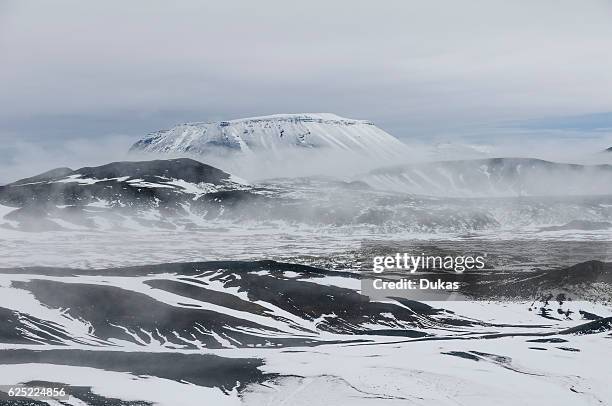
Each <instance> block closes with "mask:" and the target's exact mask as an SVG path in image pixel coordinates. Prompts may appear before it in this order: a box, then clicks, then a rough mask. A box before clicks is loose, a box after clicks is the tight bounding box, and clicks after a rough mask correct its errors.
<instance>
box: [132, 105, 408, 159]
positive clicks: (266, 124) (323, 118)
mask: <svg viewBox="0 0 612 406" xmlns="http://www.w3.org/2000/svg"><path fill="white" fill-rule="evenodd" d="M404 148H406V146H405V144H403V143H402V142H400V141H399V140H398V139H396V138H395V137H393V136H392V135H390V134H388V133H386V132H385V131H383V130H381V129H380V128H378V127H376V126H375V125H374V124H373V123H372V122H369V121H364V120H353V119H348V118H342V117H339V116H337V115H335V114H330V113H316V114H313V113H303V114H276V115H271V116H262V117H251V118H242V119H237V120H229V121H210V122H196V123H187V124H181V125H177V126H176V127H173V128H171V129H169V130H162V131H156V132H154V133H151V134H149V135H147V136H146V137H144V138H142V139H141V140H139V141H138V142H136V143H135V144H134V145H133V146H132V148H131V151H133V152H145V153H167V154H179V155H180V154H189V155H227V154H233V153H236V152H242V153H257V152H272V153H277V154H281V155H282V153H283V151H285V150H317V149H324V150H337V151H342V152H354V153H358V154H362V155H365V156H372V157H379V158H384V157H385V156H389V155H391V156H397V154H398V152H401V151H402V150H403V149H404Z"/></svg>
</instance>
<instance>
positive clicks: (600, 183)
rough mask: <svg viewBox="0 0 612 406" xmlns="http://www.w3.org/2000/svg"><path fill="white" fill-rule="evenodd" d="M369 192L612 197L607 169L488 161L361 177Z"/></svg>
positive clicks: (422, 166)
mask: <svg viewBox="0 0 612 406" xmlns="http://www.w3.org/2000/svg"><path fill="white" fill-rule="evenodd" d="M360 179H361V180H363V181H365V182H366V183H368V184H369V185H370V186H372V187H376V188H379V189H382V190H395V191H401V192H405V193H415V194H424V195H430V196H451V197H517V196H579V195H607V194H612V166H610V165H577V164H564V163H556V162H549V161H544V160H540V159H532V158H492V159H475V160H457V161H442V162H428V163H419V164H408V165H400V166H393V167H386V168H379V169H375V170H372V171H371V172H369V173H368V174H366V175H364V176H362V177H360Z"/></svg>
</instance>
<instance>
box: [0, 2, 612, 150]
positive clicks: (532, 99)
mask: <svg viewBox="0 0 612 406" xmlns="http://www.w3.org/2000/svg"><path fill="white" fill-rule="evenodd" d="M0 58H1V59H0V89H1V91H0V106H1V108H0V137H1V138H0V139H1V140H2V142H3V145H4V148H5V156H6V148H8V147H7V145H8V146H10V145H11V143H20V142H21V143H23V142H39V143H52V142H55V141H57V140H67V139H73V140H78V142H82V141H83V140H84V139H88V138H89V139H93V138H96V139H99V138H101V137H115V138H113V139H114V140H116V141H117V140H123V139H125V140H126V141H127V140H131V139H134V138H135V137H136V138H137V137H138V136H139V135H142V134H145V133H147V132H149V131H152V130H155V129H158V128H160V127H161V128H166V127H168V126H171V125H173V124H175V123H178V122H184V121H203V120H209V119H231V118H238V117H244V116H254V115H264V114H273V113H285V112H334V113H336V114H339V115H342V116H346V117H351V118H362V119H370V120H372V121H374V122H375V123H376V124H378V125H379V126H381V127H382V128H384V129H385V130H387V131H389V132H390V133H392V134H393V135H395V136H397V137H400V138H402V137H403V138H410V137H428V136H432V137H433V136H435V135H436V134H445V135H448V136H452V135H453V134H466V133H469V132H470V131H471V129H477V128H481V127H485V128H486V127H489V126H497V125H503V124H504V123H513V124H511V125H516V123H523V122H524V120H528V119H544V118H546V119H552V121H550V120H549V121H550V122H552V123H553V124H551V125H552V126H553V127H554V126H555V122H554V118H555V117H560V118H562V119H563V118H565V117H568V116H582V115H586V117H590V116H589V115H590V114H593V113H601V112H610V111H612V2H610V1H598V0H593V1H590V0H581V1H575V0H570V1H561V0H551V1H546V0H540V1H533V0H526V1H520V0H513V1H507V0H505V1H494V0H486V1H456V0H448V1H407V0H399V1H355V0H351V1H313V0H309V1H301V2H297V1H280V0H279V1H267V0H258V1H246V0H245V1H228V0H223V1H203V0H199V1H176V2H175V1H172V2H170V1H150V0H147V1H129V2H126V1H98V2H85V1H81V0H75V1H63V0H54V1H48V2H43V1H27V0H19V1H7V0H0ZM596 117H599V119H601V117H602V116H601V115H598V116H596ZM603 117H608V119H607V121H606V120H604V124H609V123H611V122H612V116H605V115H604V116H603ZM600 121H601V120H600ZM562 122H564V121H562ZM474 131H476V130H474ZM121 137H124V138H121ZM109 139H110V138H109ZM75 142H76V141H75ZM118 142H119V141H118ZM119 143H120V142H119Z"/></svg>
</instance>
